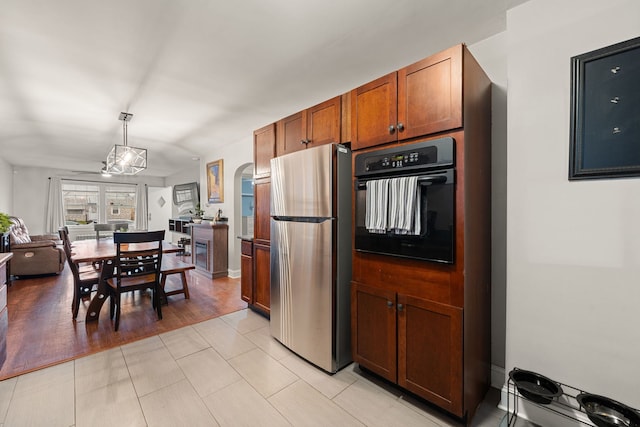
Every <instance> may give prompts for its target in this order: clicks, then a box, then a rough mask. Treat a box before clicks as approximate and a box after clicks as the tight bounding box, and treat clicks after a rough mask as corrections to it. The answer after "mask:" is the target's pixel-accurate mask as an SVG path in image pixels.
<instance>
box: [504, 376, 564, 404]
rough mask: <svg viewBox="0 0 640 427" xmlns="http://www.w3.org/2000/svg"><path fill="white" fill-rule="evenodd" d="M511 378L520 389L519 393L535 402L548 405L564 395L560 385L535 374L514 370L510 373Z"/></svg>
mask: <svg viewBox="0 0 640 427" xmlns="http://www.w3.org/2000/svg"><path fill="white" fill-rule="evenodd" d="M509 377H510V378H511V381H513V383H514V384H515V385H516V387H517V388H518V392H520V394H521V395H522V396H524V397H525V398H527V399H529V400H531V401H533V402H536V403H541V404H545V405H546V404H548V403H551V401H552V400H553V399H555V398H556V397H558V396H560V395H562V387H560V384H558V383H557V382H555V381H552V380H550V379H549V378H547V377H545V376H542V375H540V374H536V373H535V372H531V371H525V370H522V369H514V370H512V371H511V372H509Z"/></svg>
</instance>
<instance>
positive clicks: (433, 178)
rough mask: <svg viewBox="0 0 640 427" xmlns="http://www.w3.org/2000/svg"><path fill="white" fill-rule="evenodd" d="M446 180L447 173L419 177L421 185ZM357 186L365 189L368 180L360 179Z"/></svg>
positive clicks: (441, 182)
mask: <svg viewBox="0 0 640 427" xmlns="http://www.w3.org/2000/svg"><path fill="white" fill-rule="evenodd" d="M445 182H447V177H446V176H445V175H426V176H419V177H418V184H420V185H433V184H443V183H445ZM356 188H357V189H358V190H365V189H366V188H367V182H366V181H364V182H363V181H360V180H358V182H357V184H356Z"/></svg>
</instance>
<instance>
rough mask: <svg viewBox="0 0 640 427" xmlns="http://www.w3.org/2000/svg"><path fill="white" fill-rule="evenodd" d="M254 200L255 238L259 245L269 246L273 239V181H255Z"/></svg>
mask: <svg viewBox="0 0 640 427" xmlns="http://www.w3.org/2000/svg"><path fill="white" fill-rule="evenodd" d="M253 198H254V199H253V200H254V215H255V218H254V223H253V237H254V239H255V240H256V241H257V242H259V243H263V244H265V243H266V244H268V243H269V240H270V239H271V216H270V215H271V180H269V179H260V180H255V181H254V185H253Z"/></svg>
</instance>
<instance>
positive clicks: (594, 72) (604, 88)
mask: <svg viewBox="0 0 640 427" xmlns="http://www.w3.org/2000/svg"><path fill="white" fill-rule="evenodd" d="M639 76H640V37H638V38H635V39H632V40H628V41H625V42H622V43H618V44H615V45H612V46H608V47H605V48H602V49H598V50H595V51H593V52H588V53H585V54H582V55H578V56H575V57H573V58H571V132H570V133H571V141H570V145H571V148H570V150H571V151H570V156H569V162H570V163H569V179H570V180H577V179H599V178H623V177H634V176H640V77H639Z"/></svg>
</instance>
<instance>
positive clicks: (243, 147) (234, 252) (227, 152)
mask: <svg viewBox="0 0 640 427" xmlns="http://www.w3.org/2000/svg"><path fill="white" fill-rule="evenodd" d="M251 132H252V130H251V129H249V130H247V137H246V139H244V140H242V141H238V142H235V143H233V144H228V145H225V146H222V147H215V148H213V149H212V150H211V151H210V152H209V153H207V154H206V155H205V156H203V157H202V159H201V161H200V205H201V207H202V209H204V211H205V216H215V215H216V213H217V212H218V209H222V216H225V217H227V218H229V274H230V275H231V276H233V277H237V276H239V274H240V240H238V239H237V238H236V237H237V236H239V235H240V234H241V233H242V224H237V223H236V221H234V218H235V209H236V206H235V203H234V182H235V181H234V176H235V173H236V171H237V170H238V168H240V167H242V168H243V169H244V165H246V164H247V163H251V162H253V137H252V133H251ZM218 159H222V160H224V162H223V168H224V202H223V203H212V204H209V203H208V202H207V175H206V165H207V163H209V162H213V161H215V160H218Z"/></svg>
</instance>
